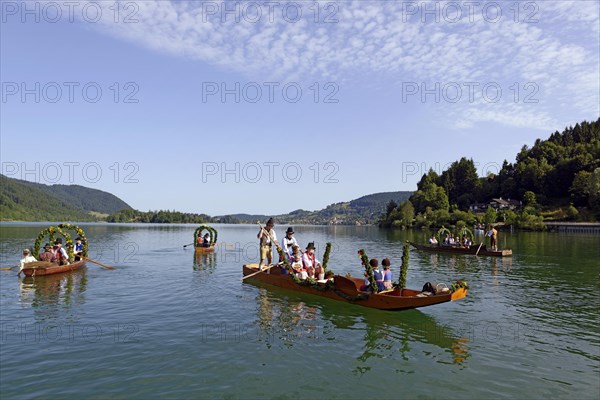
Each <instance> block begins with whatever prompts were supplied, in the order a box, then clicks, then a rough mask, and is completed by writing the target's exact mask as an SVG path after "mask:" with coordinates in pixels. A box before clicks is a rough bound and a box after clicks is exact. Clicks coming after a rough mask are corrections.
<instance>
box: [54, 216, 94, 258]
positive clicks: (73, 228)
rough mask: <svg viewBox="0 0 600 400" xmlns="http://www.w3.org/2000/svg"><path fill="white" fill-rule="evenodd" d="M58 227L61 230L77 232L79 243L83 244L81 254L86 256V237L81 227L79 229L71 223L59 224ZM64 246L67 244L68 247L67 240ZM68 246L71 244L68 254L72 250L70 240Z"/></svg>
mask: <svg viewBox="0 0 600 400" xmlns="http://www.w3.org/2000/svg"><path fill="white" fill-rule="evenodd" d="M58 228H59V229H62V230H71V231H75V233H77V237H79V238H80V239H81V244H82V245H83V249H82V250H81V252H82V255H83V256H84V257H87V255H88V240H87V237H86V236H85V232H84V231H83V229H81V228H80V227H78V226H77V225H73V224H59V225H58ZM66 246H67V249H69V241H68V240H67V245H66ZM70 246H71V247H70V248H71V250H70V252H69V254H70V253H72V252H73V248H74V246H73V242H72V241H71V243H70Z"/></svg>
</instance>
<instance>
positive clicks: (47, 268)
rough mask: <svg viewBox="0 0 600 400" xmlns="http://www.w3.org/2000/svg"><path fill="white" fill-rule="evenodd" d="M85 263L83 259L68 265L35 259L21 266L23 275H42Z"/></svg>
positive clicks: (79, 266)
mask: <svg viewBox="0 0 600 400" xmlns="http://www.w3.org/2000/svg"><path fill="white" fill-rule="evenodd" d="M84 265H85V260H81V261H76V262H74V263H72V264H68V265H58V264H55V263H51V262H47V261H35V262H30V263H26V264H25V265H24V266H23V270H22V271H21V272H23V273H24V274H25V276H43V275H53V274H60V273H61V272H70V271H75V270H76V269H79V268H81V267H83V266H84Z"/></svg>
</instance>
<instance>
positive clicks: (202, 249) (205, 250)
mask: <svg viewBox="0 0 600 400" xmlns="http://www.w3.org/2000/svg"><path fill="white" fill-rule="evenodd" d="M194 250H196V254H204V253H212V252H214V251H215V246H212V247H194Z"/></svg>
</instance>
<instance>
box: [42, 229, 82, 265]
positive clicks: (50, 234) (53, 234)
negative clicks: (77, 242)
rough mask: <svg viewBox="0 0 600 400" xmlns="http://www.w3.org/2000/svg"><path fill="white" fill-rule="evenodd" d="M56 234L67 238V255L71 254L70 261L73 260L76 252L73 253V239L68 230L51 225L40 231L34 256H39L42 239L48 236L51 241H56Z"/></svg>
mask: <svg viewBox="0 0 600 400" xmlns="http://www.w3.org/2000/svg"><path fill="white" fill-rule="evenodd" d="M56 234H59V235H61V236H62V237H64V238H65V248H66V249H67V255H68V256H69V262H73V259H74V254H73V247H74V246H73V239H72V238H71V235H69V233H68V232H65V231H63V230H62V229H61V228H60V227H58V226H49V227H48V228H46V229H42V230H41V231H40V233H38V235H37V238H36V239H35V244H34V245H33V254H34V257H37V256H39V254H40V248H41V246H42V241H43V240H44V238H45V237H46V236H48V237H49V240H50V243H54V240H55V238H56Z"/></svg>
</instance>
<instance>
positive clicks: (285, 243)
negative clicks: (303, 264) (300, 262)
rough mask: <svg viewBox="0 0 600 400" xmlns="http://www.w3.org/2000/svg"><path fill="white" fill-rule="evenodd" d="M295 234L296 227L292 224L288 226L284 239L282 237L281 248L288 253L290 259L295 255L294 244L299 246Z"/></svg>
mask: <svg viewBox="0 0 600 400" xmlns="http://www.w3.org/2000/svg"><path fill="white" fill-rule="evenodd" d="M293 235H294V229H293V228H292V227H291V226H290V227H289V228H287V231H285V236H284V237H283V239H281V248H282V249H283V251H284V252H285V254H286V255H287V258H288V259H291V258H292V256H293V255H294V251H293V249H292V246H294V245H296V246H298V242H297V241H296V238H295V237H294V236H293ZM281 261H283V260H281Z"/></svg>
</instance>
